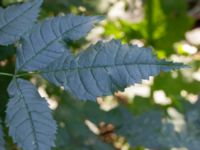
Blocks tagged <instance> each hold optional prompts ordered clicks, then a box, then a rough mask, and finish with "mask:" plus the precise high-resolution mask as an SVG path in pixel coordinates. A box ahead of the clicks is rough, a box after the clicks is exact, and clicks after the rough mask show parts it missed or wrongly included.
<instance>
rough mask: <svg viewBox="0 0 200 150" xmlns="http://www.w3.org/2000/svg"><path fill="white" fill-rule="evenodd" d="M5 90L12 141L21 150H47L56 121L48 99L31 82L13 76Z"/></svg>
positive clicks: (50, 144)
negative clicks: (6, 90) (21, 149)
mask: <svg viewBox="0 0 200 150" xmlns="http://www.w3.org/2000/svg"><path fill="white" fill-rule="evenodd" d="M8 93H9V96H10V100H9V103H8V106H7V111H6V112H7V116H6V121H7V123H8V126H9V134H10V135H11V136H12V138H13V140H14V142H16V143H17V144H18V146H19V147H21V148H23V149H24V150H50V149H51V147H52V146H53V145H54V139H55V133H56V123H55V121H54V120H53V118H52V116H51V111H50V109H49V108H48V105H47V102H46V101H45V100H44V99H43V98H41V97H40V95H39V93H38V92H37V89H36V88H35V87H34V86H33V85H32V84H31V83H30V82H28V81H26V80H22V79H13V80H12V82H11V83H10V85H9V87H8Z"/></svg>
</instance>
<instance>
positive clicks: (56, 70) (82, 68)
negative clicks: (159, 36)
mask: <svg viewBox="0 0 200 150" xmlns="http://www.w3.org/2000/svg"><path fill="white" fill-rule="evenodd" d="M168 63H169V64H159V62H158V63H126V64H113V65H97V66H88V67H74V68H62V69H55V70H42V71H39V73H53V72H62V71H74V70H85V69H98V68H107V67H111V68H112V67H121V66H138V65H142V66H146V65H153V66H165V67H170V66H179V67H184V65H183V64H178V63H176V64H170V63H171V62H168Z"/></svg>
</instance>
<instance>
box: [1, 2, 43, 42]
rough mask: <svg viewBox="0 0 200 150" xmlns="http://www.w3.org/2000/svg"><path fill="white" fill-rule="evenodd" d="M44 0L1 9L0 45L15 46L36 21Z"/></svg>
mask: <svg viewBox="0 0 200 150" xmlns="http://www.w3.org/2000/svg"><path fill="white" fill-rule="evenodd" d="M42 2H43V1H42V0H34V1H29V2H27V3H24V4H19V5H11V6H9V7H7V8H6V9H3V8H0V44H1V45H9V44H13V43H14V42H16V41H17V40H19V38H20V37H21V36H22V35H23V34H24V33H25V32H27V30H29V29H30V28H31V27H32V26H33V23H34V21H36V19H37V16H38V13H39V10H40V9H39V7H40V5H41V4H42Z"/></svg>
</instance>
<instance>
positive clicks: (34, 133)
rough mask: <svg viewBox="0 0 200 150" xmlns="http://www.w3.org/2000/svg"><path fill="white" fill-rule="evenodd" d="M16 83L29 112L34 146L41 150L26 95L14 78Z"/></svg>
mask: <svg viewBox="0 0 200 150" xmlns="http://www.w3.org/2000/svg"><path fill="white" fill-rule="evenodd" d="M14 81H15V83H16V86H17V89H18V90H19V92H20V95H21V99H22V101H23V103H24V106H25V108H26V111H27V113H28V116H29V118H30V123H31V128H32V130H33V132H32V133H33V138H34V144H35V145H36V148H37V149H38V150H39V145H38V143H37V135H36V131H35V128H34V123H33V118H32V116H31V114H30V112H29V107H28V104H27V103H26V100H25V97H24V95H23V92H22V90H21V88H20V85H19V83H18V81H17V79H16V78H14Z"/></svg>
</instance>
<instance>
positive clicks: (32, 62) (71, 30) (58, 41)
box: [16, 14, 101, 71]
mask: <svg viewBox="0 0 200 150" xmlns="http://www.w3.org/2000/svg"><path fill="white" fill-rule="evenodd" d="M100 19H101V17H86V16H74V15H71V14H69V15H66V16H60V17H55V18H50V19H48V20H45V21H43V22H41V23H38V24H37V25H35V26H34V27H33V30H32V32H31V33H30V34H28V35H25V36H24V37H23V38H22V45H21V47H19V48H18V51H17V56H18V57H17V66H16V67H17V70H25V71H33V70H38V69H41V68H44V67H46V66H48V65H49V63H51V62H52V61H54V60H55V59H56V58H58V57H60V56H62V54H63V52H64V51H66V52H69V50H68V49H67V48H66V47H65V45H64V44H63V43H64V42H63V40H77V39H79V38H81V37H83V36H85V35H86V34H87V32H88V31H89V30H90V29H91V28H92V26H93V24H94V23H95V22H97V21H98V20H100Z"/></svg>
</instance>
